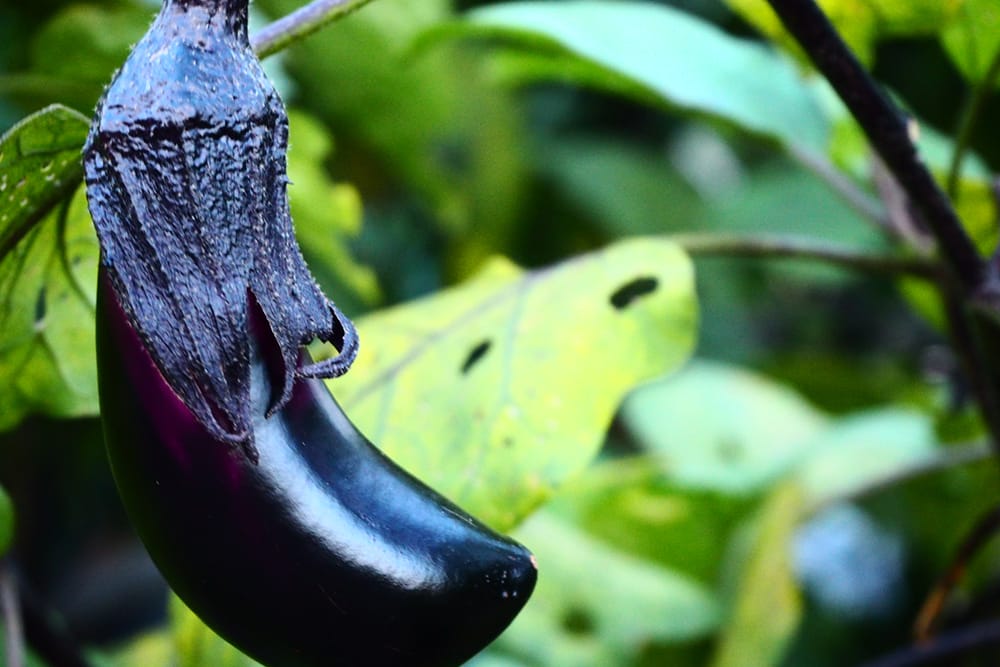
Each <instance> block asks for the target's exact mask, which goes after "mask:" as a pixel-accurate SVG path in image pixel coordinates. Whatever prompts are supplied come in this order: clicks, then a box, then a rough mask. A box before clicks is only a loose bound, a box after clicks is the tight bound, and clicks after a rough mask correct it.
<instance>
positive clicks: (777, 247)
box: [667, 233, 941, 280]
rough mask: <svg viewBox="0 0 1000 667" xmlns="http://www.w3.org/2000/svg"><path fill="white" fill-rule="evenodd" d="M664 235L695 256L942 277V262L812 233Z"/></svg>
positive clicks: (925, 277) (919, 276)
mask: <svg viewBox="0 0 1000 667" xmlns="http://www.w3.org/2000/svg"><path fill="white" fill-rule="evenodd" d="M667 238H669V239H670V240H672V241H674V242H676V243H677V244H678V245H680V246H681V247H682V248H684V250H685V251H687V252H688V253H689V254H691V255H696V256H712V255H721V256H736V257H770V258H779V259H799V260H815V261H821V262H825V263H827V264H833V265H835V266H840V267H843V268H847V269H853V270H856V271H864V272H866V273H877V274H889V275H899V274H906V275H910V276H915V277H918V278H924V279H927V280H937V279H939V278H940V277H941V266H940V265H939V264H938V263H937V262H935V261H933V260H930V259H925V258H921V257H900V256H898V255H886V254H878V253H871V252H866V251H863V250H856V249H854V248H849V247H845V246H842V245H839V244H835V243H829V242H825V241H817V240H816V239H814V238H811V237H802V236H784V235H780V236H779V235H759V234H755V235H753V236H740V235H735V234H713V233H690V234H671V235H669V236H667Z"/></svg>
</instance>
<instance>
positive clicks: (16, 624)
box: [0, 560, 24, 667]
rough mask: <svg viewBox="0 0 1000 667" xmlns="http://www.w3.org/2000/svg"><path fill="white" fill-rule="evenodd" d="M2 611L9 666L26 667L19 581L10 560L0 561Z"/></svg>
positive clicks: (5, 647) (0, 605)
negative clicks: (18, 590)
mask: <svg viewBox="0 0 1000 667" xmlns="http://www.w3.org/2000/svg"><path fill="white" fill-rule="evenodd" d="M0 613H2V615H3V627H4V656H5V657H6V659H7V662H6V663H5V664H6V665H7V667H24V626H23V624H22V623H21V603H20V602H19V601H18V598H17V581H16V579H15V577H14V573H13V572H12V571H11V565H10V561H9V560H3V561H2V562H0Z"/></svg>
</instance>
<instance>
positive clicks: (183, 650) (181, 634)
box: [170, 595, 280, 667]
mask: <svg viewBox="0 0 1000 667" xmlns="http://www.w3.org/2000/svg"><path fill="white" fill-rule="evenodd" d="M275 613H280V610H275ZM170 622H171V628H172V631H173V639H174V643H175V652H176V657H175V662H174V663H173V664H175V665H176V666H177V667H260V663H258V662H256V661H255V660H252V659H250V658H248V657H247V656H245V655H244V654H243V653H241V652H240V651H238V650H236V648H235V647H233V645H232V644H229V643H228V642H226V641H225V640H224V639H222V638H221V637H219V635H217V634H215V633H214V632H213V631H212V630H211V629H210V628H209V627H208V626H207V625H205V624H204V623H202V621H201V619H199V618H198V617H197V616H195V615H194V612H192V611H191V610H190V609H188V608H187V607H186V606H185V605H184V603H183V602H181V600H180V598H178V597H177V596H175V595H172V596H171V598H170Z"/></svg>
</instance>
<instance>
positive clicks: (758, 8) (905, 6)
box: [726, 0, 989, 63]
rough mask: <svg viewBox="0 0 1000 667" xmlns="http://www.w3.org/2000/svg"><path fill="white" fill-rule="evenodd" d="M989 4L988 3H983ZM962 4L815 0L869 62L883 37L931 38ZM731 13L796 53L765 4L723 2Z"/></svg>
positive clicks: (761, 0)
mask: <svg viewBox="0 0 1000 667" xmlns="http://www.w3.org/2000/svg"><path fill="white" fill-rule="evenodd" d="M987 1H989V0H987ZM964 2H966V0H819V6H820V7H821V8H822V9H823V12H824V13H825V14H826V15H827V17H828V18H829V19H830V21H831V22H832V23H833V25H834V27H836V28H837V32H839V33H840V35H841V37H842V38H843V39H844V41H845V42H847V44H848V46H850V47H851V49H852V50H853V51H854V53H855V54H856V55H857V56H858V58H859V59H860V60H861V61H862V62H865V63H869V62H871V61H872V60H873V57H874V52H875V44H876V42H878V41H879V40H880V39H882V38H885V37H901V36H911V35H933V34H936V33H937V32H938V31H939V30H940V28H941V26H942V25H944V23H945V22H946V21H948V20H949V19H950V18H951V17H953V16H954V15H955V13H956V11H957V10H958V9H959V7H961V6H962V4H963V3H964ZM726 4H728V5H729V6H730V7H731V8H732V9H733V10H734V11H736V12H738V13H739V14H740V15H741V16H742V17H743V18H745V19H746V20H747V21H749V22H750V23H751V24H753V25H754V26H755V27H756V28H757V29H758V30H760V31H761V33H763V34H764V35H766V36H767V37H769V38H770V39H771V40H772V41H775V42H778V43H780V44H782V45H783V46H785V47H786V48H790V49H791V50H792V51H794V52H796V53H799V47H798V45H796V44H795V42H794V40H793V39H792V38H791V36H789V35H788V34H787V33H786V32H785V31H784V29H783V28H782V26H781V22H780V21H779V20H778V17H777V16H776V15H775V14H774V11H773V10H772V9H771V7H770V5H768V4H767V0H726Z"/></svg>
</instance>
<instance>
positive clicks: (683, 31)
mask: <svg viewBox="0 0 1000 667" xmlns="http://www.w3.org/2000/svg"><path fill="white" fill-rule="evenodd" d="M440 34H442V35H456V34H457V35H460V36H461V35H470V36H476V35H481V36H485V37H504V38H506V39H507V41H508V42H515V43H516V44H518V45H520V46H521V47H522V49H521V51H522V52H523V53H525V54H527V55H526V56H525V57H526V58H528V60H527V61H524V62H521V63H516V62H515V63H510V62H508V63H507V64H506V65H505V66H506V67H511V66H515V65H516V66H518V67H520V69H521V78H522V80H527V79H528V78H534V79H535V80H540V79H545V78H550V79H551V78H558V79H562V80H576V81H578V82H580V83H583V84H585V85H596V86H598V87H601V88H607V89H610V90H612V92H616V93H625V94H632V96H634V97H638V98H639V99H640V101H643V102H651V101H652V102H655V103H659V104H661V105H665V106H666V107H668V108H670V109H677V108H679V109H682V110H687V111H691V112H695V113H699V114H704V115H707V116H709V117H712V118H716V119H721V120H724V121H725V122H727V123H732V124H734V125H736V126H738V127H741V128H743V129H745V130H748V131H750V132H752V133H754V134H758V135H763V136H767V137H770V138H773V139H775V140H777V141H779V142H780V143H783V144H795V145H802V146H805V147H808V148H812V149H817V150H822V149H823V148H824V147H825V146H826V142H827V138H828V134H829V128H828V126H827V124H826V121H825V119H824V118H823V116H822V114H821V113H820V112H819V107H818V106H817V104H816V100H815V99H814V98H813V96H812V93H811V92H810V90H809V88H808V87H806V86H805V85H804V83H803V80H802V78H801V76H800V73H799V72H798V71H797V69H796V67H795V66H794V65H793V64H792V63H791V62H790V61H788V60H787V59H785V58H784V57H783V56H781V55H780V54H778V53H775V52H774V51H773V50H771V49H769V48H767V47H766V46H764V45H761V44H759V43H755V42H751V41H748V40H740V39H737V38H734V37H732V36H730V35H727V34H726V33H724V32H722V31H721V30H719V29H718V28H716V27H715V26H713V25H711V24H709V23H707V22H705V21H703V20H700V19H698V18H696V17H694V16H692V15H690V14H687V13H685V12H682V11H680V10H677V9H673V8H670V7H665V6H659V5H654V4H652V3H641V2H606V1H599V0H574V1H571V2H558V3H556V2H510V3H502V4H496V5H490V6H487V7H482V8H478V9H476V10H474V11H471V12H469V13H468V14H467V21H466V24H465V26H464V27H462V28H460V29H458V30H457V31H456V29H455V28H448V29H446V30H444V31H440ZM431 39H433V37H431ZM501 53H505V54H506V55H508V56H509V55H510V53H511V52H510V51H505V52H501ZM552 58H555V59H556V61H555V62H554V64H553V63H549V64H548V65H547V64H546V60H547V59H552ZM571 58H572V60H571ZM574 60H575V62H574ZM526 63H527V65H528V66H526ZM532 71H534V72H535V74H534V75H533V76H532ZM761 100H767V104H761Z"/></svg>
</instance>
